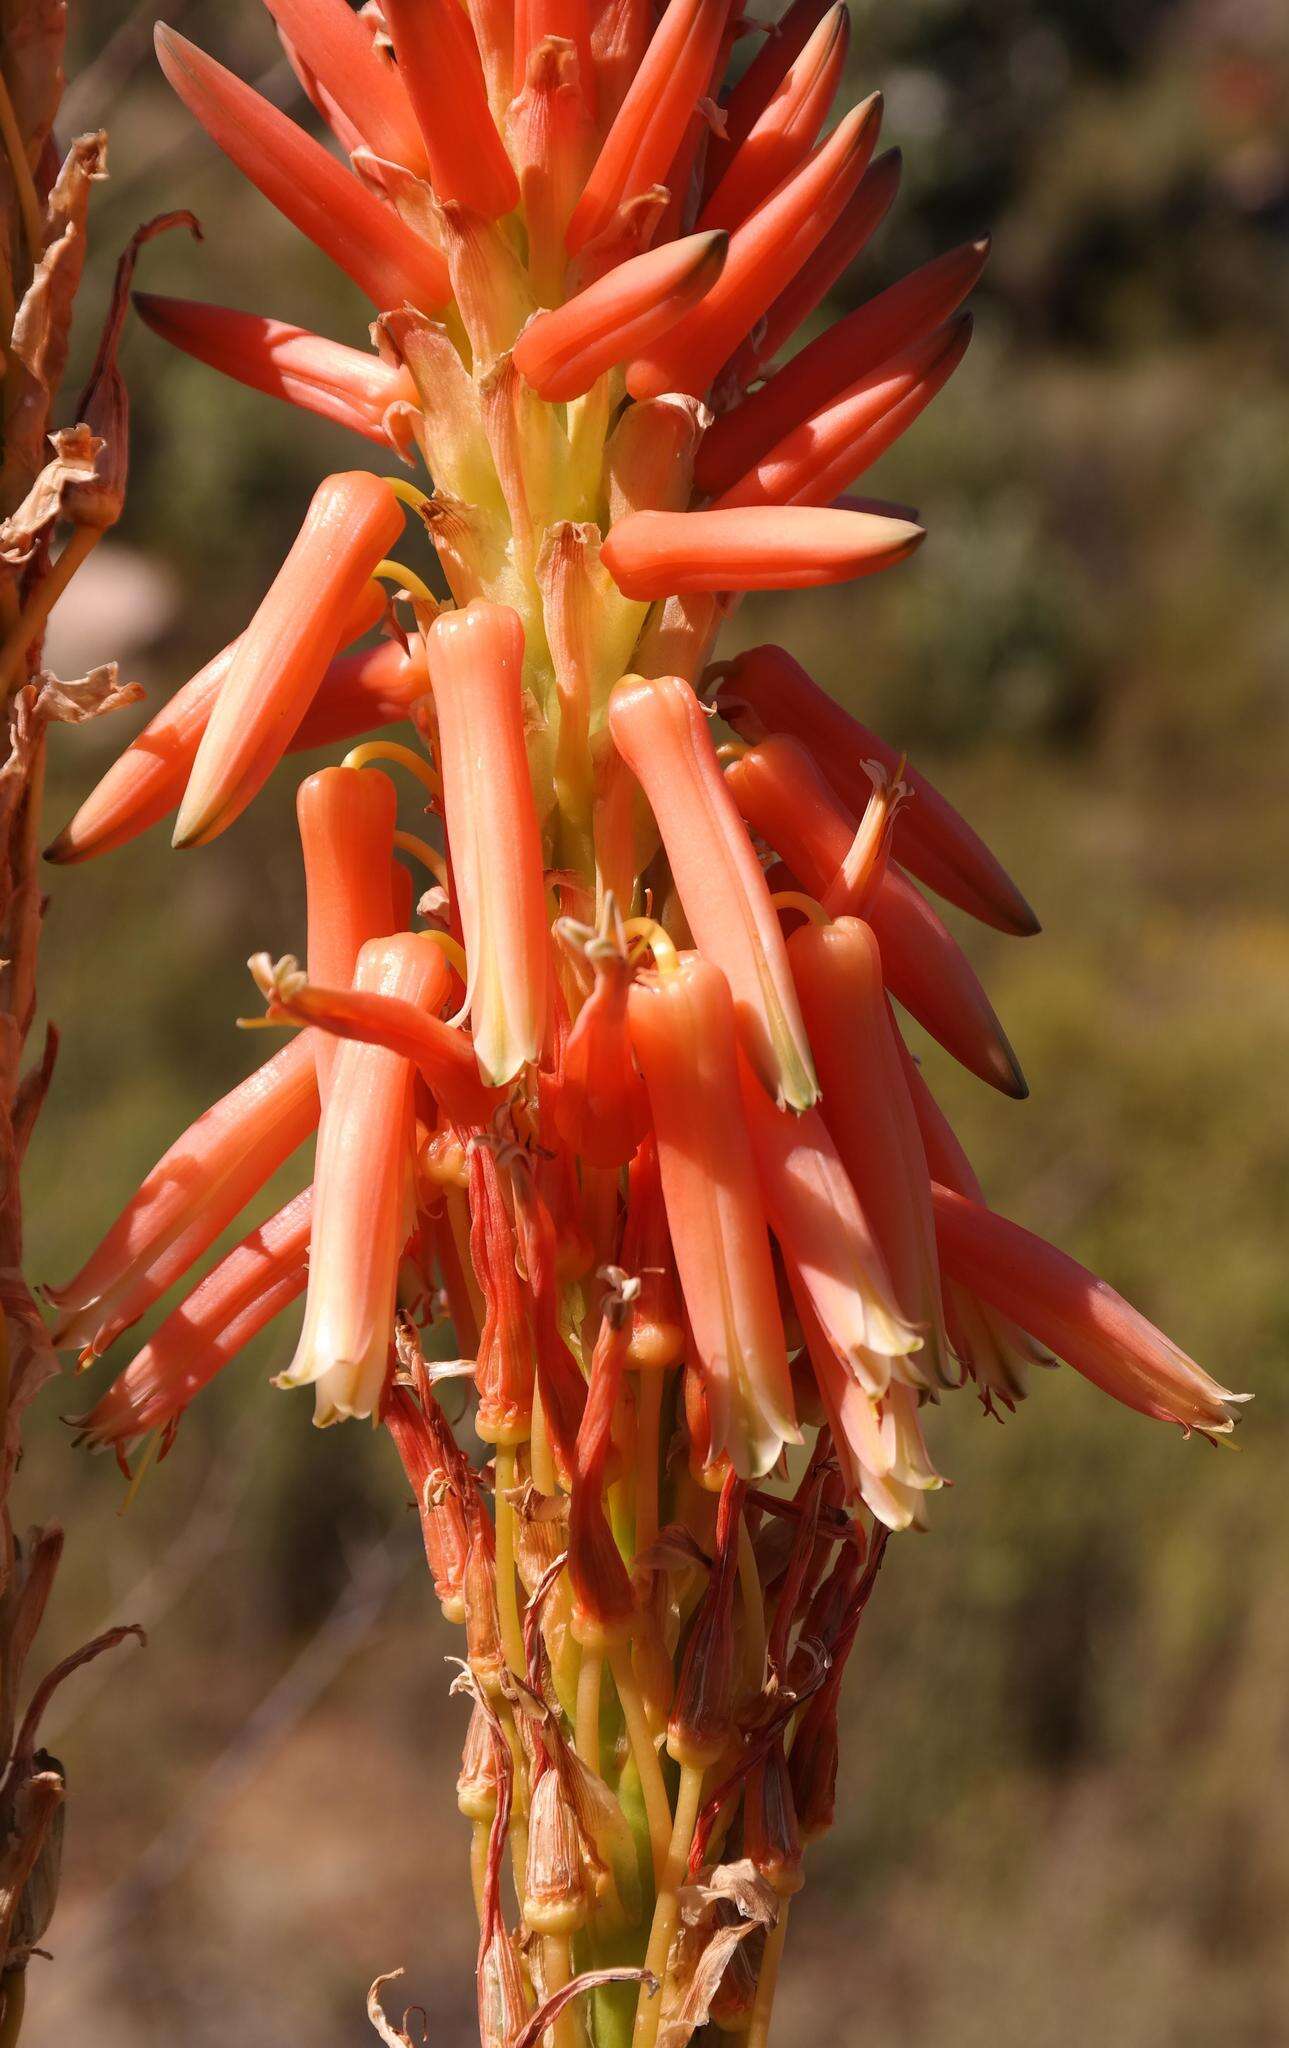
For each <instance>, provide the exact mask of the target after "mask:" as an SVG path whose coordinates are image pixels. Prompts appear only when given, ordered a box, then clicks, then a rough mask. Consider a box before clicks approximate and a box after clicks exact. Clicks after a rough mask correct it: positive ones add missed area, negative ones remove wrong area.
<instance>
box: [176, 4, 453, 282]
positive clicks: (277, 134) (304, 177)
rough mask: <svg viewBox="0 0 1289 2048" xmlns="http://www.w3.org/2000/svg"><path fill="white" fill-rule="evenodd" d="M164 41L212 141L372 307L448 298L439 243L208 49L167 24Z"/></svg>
mask: <svg viewBox="0 0 1289 2048" xmlns="http://www.w3.org/2000/svg"><path fill="white" fill-rule="evenodd" d="M156 43H157V57H158V60H159V62H160V64H161V68H162V70H163V71H164V72H165V74H166V77H167V78H168V79H169V81H170V83H171V85H172V86H173V87H174V89H175V91H176V92H177V93H178V95H179V97H180V99H181V100H182V101H183V102H184V105H185V106H186V107H187V108H188V109H189V111H190V112H191V113H193V114H195V116H196V117H197V119H198V120H199V121H200V122H201V125H202V127H203V128H204V129H205V130H206V133H207V134H208V135H209V136H210V138H211V140H212V141H213V142H215V143H216V144H218V146H219V148H220V149H222V150H223V152H224V154H225V156H228V157H231V158H232V160H233V162H234V163H235V164H236V165H237V167H238V169H239V170H240V171H242V172H244V173H245V175H246V176H247V177H248V178H249V179H250V180H251V183H252V184H254V185H258V187H259V189H260V191H261V192H262V193H263V194H264V197H265V198H266V199H267V200H268V201H269V202H270V203H271V204H272V205H273V206H276V207H277V209H278V211H279V213H284V214H285V215H286V217H287V219H288V220H289V221H291V222H292V224H293V225H294V226H295V227H297V228H299V230H300V232H301V234H302V235H307V236H308V238H309V240H310V241H311V242H316V243H317V245H318V247H319V248H320V249H321V250H322V252H323V254H324V255H326V256H329V257H330V258H331V260H332V262H333V263H335V264H338V265H339V267H340V269H341V270H343V271H344V272H345V273H346V275H347V276H349V277H351V278H352V279H353V281H354V283H355V284H356V285H357V286H358V288H359V290H360V291H363V292H365V293H366V294H367V297H368V298H369V299H370V300H371V301H372V303H373V305H376V306H401V305H402V304H403V302H404V300H405V299H410V300H411V302H412V304H413V305H414V306H420V307H421V308H422V310H425V309H427V308H430V307H433V306H441V305H442V304H443V303H444V301H445V300H446V298H447V297H448V290H449V286H448V272H447V265H446V264H445V263H444V261H443V258H442V257H441V256H440V254H439V252H438V250H437V249H436V248H435V247H434V246H433V244H432V243H430V242H427V241H426V240H425V239H424V237H423V236H421V235H418V234H417V233H416V232H415V230H414V229H412V228H409V227H408V226H406V224H405V223H404V222H403V221H402V220H400V219H399V216H398V215H397V214H396V213H395V212H394V210H393V208H392V207H389V206H386V205H385V204H384V203H383V201H382V200H379V199H377V198H375V197H374V195H373V194H372V193H371V192H369V191H368V190H367V188H366V187H365V186H364V185H360V184H359V182H358V180H357V179H356V178H355V177H353V176H352V175H351V174H350V173H349V172H348V171H346V170H345V169H344V168H343V166H342V165H340V164H338V163H337V162H336V159H335V158H334V157H333V156H329V155H328V154H327V151H326V150H325V149H324V148H323V147H322V144H321V143H319V142H315V141H314V140H313V137H312V136H311V135H306V134H305V132H304V130H303V129H302V128H297V127H296V125H295V122H294V121H289V120H288V119H287V117H286V115H285V114H280V113H279V112H278V110H277V108H276V107H273V106H270V105H269V102H268V101H267V100H265V99H261V97H260V95H259V94H258V93H257V92H253V91H252V89H251V87H250V86H249V85H244V84H243V83H242V81H241V79H240V78H235V77H234V75H233V73H232V72H231V71H226V70H225V69H224V67H223V65H222V64H217V63H216V62H215V60H214V58H213V57H208V56H207V55H206V53H205V52H204V50H199V49H198V48H197V47H196V45H195V44H193V43H190V42H187V41H186V40H185V39H184V37H183V36H180V35H176V34H175V31H174V30H173V29H172V28H167V27H165V25H164V24H158V26H157V31H156Z"/></svg>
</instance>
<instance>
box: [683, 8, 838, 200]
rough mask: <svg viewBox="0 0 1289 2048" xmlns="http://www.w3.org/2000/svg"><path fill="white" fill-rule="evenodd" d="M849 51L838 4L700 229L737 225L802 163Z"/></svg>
mask: <svg viewBox="0 0 1289 2048" xmlns="http://www.w3.org/2000/svg"><path fill="white" fill-rule="evenodd" d="M849 48H850V16H849V15H848V14H847V12H846V9H845V7H844V6H843V5H841V4H840V0H839V4H838V5H836V6H833V7H830V8H829V10H828V12H827V14H825V15H824V17H823V20H822V21H821V22H820V23H819V25H818V27H817V28H816V29H815V32H814V34H813V35H812V36H811V37H810V39H809V41H808V42H807V43H806V44H805V45H804V46H803V48H802V50H801V52H800V54H799V56H798V57H797V58H796V59H795V60H794V62H793V63H792V65H791V66H790V68H789V69H788V70H787V71H786V72H785V73H784V75H783V78H782V80H781V82H780V84H779V86H778V88H777V90H776V91H775V93H774V94H773V96H772V97H771V98H770V99H768V100H767V102H766V104H765V106H764V107H763V108H762V110H761V112H760V114H759V115H758V116H757V119H756V121H755V122H754V123H753V125H752V127H751V128H750V129H749V130H748V132H747V135H746V136H745V137H744V138H743V139H742V141H741V142H740V144H739V147H738V149H737V150H736V151H735V153H734V154H733V156H732V157H730V158H729V160H728V167H727V168H726V170H725V172H724V175H723V176H722V177H721V179H720V182H719V183H718V184H717V185H716V187H715V189H714V190H713V192H712V194H711V197H710V198H709V199H707V200H706V201H705V202H704V205H703V210H702V212H701V213H700V214H699V217H698V226H699V228H700V229H701V228H735V227H737V226H738V224H739V222H740V221H741V220H746V219H747V216H748V215H749V214H750V213H751V212H753V211H754V209H755V208H756V207H758V206H759V205H760V204H761V201H762V200H763V199H768V198H769V196H770V194H771V192H773V191H774V190H775V188H776V186H778V185H781V184H782V183H783V180H784V179H785V178H786V177H789V176H790V175H791V173H792V172H793V171H795V170H796V169H797V166H798V165H799V164H801V163H803V162H804V160H805V158H806V157H807V156H808V155H809V154H810V151H811V149H812V148H813V147H814V143H815V139H816V137H817V136H818V134H819V130H820V129H821V128H822V127H823V124H824V122H825V120H826V119H827V117H828V109H829V107H830V106H831V105H832V100H833V95H834V93H835V92H836V90H837V87H838V85H839V83H840V81H841V75H842V72H843V70H844V69H845V64H846V52H847V50H848V49H849ZM727 120H728V116H727ZM727 133H728V129H727Z"/></svg>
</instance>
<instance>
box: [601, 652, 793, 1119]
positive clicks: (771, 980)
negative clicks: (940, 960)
mask: <svg viewBox="0 0 1289 2048" xmlns="http://www.w3.org/2000/svg"><path fill="white" fill-rule="evenodd" d="M609 730H610V732H611V734H612V736H613V743H614V745H615V746H616V747H617V749H618V751H619V753H620V754H621V755H622V756H623V757H624V759H625V760H626V761H627V763H628V765H629V766H630V768H631V769H632V771H633V772H634V774H635V775H636V776H637V778H638V779H639V781H640V784H641V786H642V788H643V789H644V792H645V795H646V796H647V797H648V799H649V802H650V804H651V805H652V807H653V813H654V816H655V818H656V819H657V822H658V829H659V831H660V832H661V834H662V840H663V845H664V847H665V848H666V851H667V858H668V860H669V861H670V863H671V871H672V875H673V877H674V880H675V884H676V888H677V891H678V893H679V895H680V900H681V902H682V904H683V905H684V909H685V915H686V917H687V918H688V920H689V927H690V930H691V931H692V932H693V934H694V938H695V940H696V941H697V943H698V945H699V946H700V948H701V949H702V951H703V953H704V954H705V955H706V957H707V959H708V960H711V961H714V962H715V963H716V965H717V966H718V967H720V968H721V970H722V972H723V974H724V976H725V979H726V981H727V982H728V985H729V988H730V990H731V991H732V994H733V998H734V1007H735V1013H736V1015H737V1017H738V1025H739V1036H740V1038H741V1040H742V1042H743V1045H744V1049H745V1050H746V1052H747V1055H748V1057H749V1059H750V1060H751V1062H752V1064H753V1066H754V1067H755V1069H756V1071H757V1073H758V1074H759V1076H760V1078H761V1080H762V1081H763V1082H764V1084H765V1086H766V1087H767V1088H768V1089H769V1091H770V1093H771V1095H772V1096H774V1098H775V1099H776V1101H778V1102H780V1103H781V1104H784V1105H786V1107H787V1108H789V1109H798V1110H799V1109H808V1108H809V1107H810V1105H811V1103H812V1102H814V1100H815V1098H816V1096H817V1094H818V1092H819V1091H818V1088H817V1086H816V1083H815V1077H814V1068H813V1066H812V1065H811V1060H810V1046H809V1043H808V1041H807V1038H806V1034H805V1030H804V1027H803V1025H802V1022H801V1012H800V1009H799V1007H798V1004H797V998H796V994H795V991H794V989H793V985H792V975H791V972H790V970H789V967H788V961H787V954H786V952H785V950H784V944H783V937H782V933H781V931H780V929H779V920H778V916H777V914H776V912H775V909H774V906H773V904H772V903H771V902H770V893H769V890H768V889H767V888H766V885H765V877H764V875H763V874H762V872H761V867H760V863H759V862H758V860H757V858H756V854H755V852H754V851H753V848H752V842H751V841H750V839H749V838H748V836H747V833H746V831H745V830H744V828H743V825H742V823H741V821H740V819H739V815H738V810H737V807H736V805H735V803H734V800H733V798H732V796H731V795H730V792H729V790H728V789H727V788H726V787H725V780H724V777H723V776H722V774H721V770H720V765H719V763H718V762H717V759H716V753H715V750H714V748H713V746H712V740H711V735H710V733H709V731H708V729H707V720H706V718H705V717H704V715H703V710H702V706H701V705H700V704H699V702H698V699H697V698H696V697H695V695H694V693H693V691H692V690H691V689H690V687H689V685H688V683H684V682H681V680H680V679H679V677H677V676H663V677H661V678H658V679H656V680H654V681H651V682H646V681H645V680H644V679H643V678H641V677H639V676H627V677H625V678H624V679H623V681H622V682H620V683H619V684H618V686H617V688H616V689H615V690H614V692H613V695H612V697H611V699H610V701H609Z"/></svg>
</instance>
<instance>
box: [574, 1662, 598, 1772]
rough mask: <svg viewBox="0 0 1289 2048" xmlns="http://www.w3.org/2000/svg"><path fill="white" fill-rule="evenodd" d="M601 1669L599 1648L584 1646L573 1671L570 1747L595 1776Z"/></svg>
mask: <svg viewBox="0 0 1289 2048" xmlns="http://www.w3.org/2000/svg"><path fill="white" fill-rule="evenodd" d="M603 1673H604V1657H603V1654H602V1652H601V1651H599V1650H588V1649H586V1648H585V1647H584V1648H583V1650H582V1662H581V1665H580V1667H579V1669H578V1674H577V1712H576V1716H575V1719H574V1733H573V1747H574V1748H575V1749H576V1751H577V1753H578V1755H579V1756H580V1757H581V1759H582V1762H583V1763H584V1764H585V1765H586V1768H587V1770H588V1771H594V1772H595V1774H596V1776H597V1778H598V1776H599V1775H600V1682H601V1679H602V1677H603Z"/></svg>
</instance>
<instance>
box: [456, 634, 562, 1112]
mask: <svg viewBox="0 0 1289 2048" xmlns="http://www.w3.org/2000/svg"><path fill="white" fill-rule="evenodd" d="M426 645H427V648H428V652H429V663H430V682H431V684H432V686H433V691H434V709H435V713H436V715H437V717H438V726H439V740H438V744H439V767H440V770H441V772H442V776H443V804H444V813H445V816H446V819H447V828H448V845H449V847H450V849H451V853H452V878H453V888H454V897H455V902H456V905H457V908H458V910H459V912H460V917H461V929H462V932H463V934H464V937H465V950H466V959H467V961H468V963H469V969H470V978H469V982H468V985H467V990H466V1001H467V1004H468V1006H469V1010H470V1020H471V1028H472V1031H473V1035H474V1049H475V1057H476V1058H477V1060H478V1062H479V1071H480V1073H481V1074H482V1075H483V1077H484V1079H485V1081H489V1082H492V1083H494V1084H495V1085H497V1086H500V1085H502V1084H504V1083H505V1082H507V1081H510V1080H513V1079H514V1077H515V1075H516V1074H517V1073H518V1072H519V1070H520V1068H521V1067H522V1066H523V1065H524V1063H525V1061H526V1060H532V1059H535V1058H536V1057H537V1050H538V1047H539V1046H540V1044H541V1039H542V1026H543V1023H544V1020H545V1015H546V987H547V975H548V959H547V956H548V951H549V942H548V938H547V929H546V906H545V895H544V887H543V878H542V852H541V834H540V832H539V830H538V824H537V811H536V806H535V804H534V802H533V787H532V782H531V780H530V778H529V773H528V755H527V751H526V749H525V745H524V695H523V681H522V675H523V660H524V633H523V627H522V626H521V625H520V623H519V619H518V617H517V615H516V614H515V613H514V612H513V611H511V610H510V609H509V608H508V607H507V606H505V605H494V604H472V605H470V606H468V607H467V608H466V610H464V611H457V612H445V613H442V614H441V615H440V616H439V617H438V618H437V619H436V620H435V622H434V624H433V626H432V627H431V628H430V631H429V634H428V636H427V641H426Z"/></svg>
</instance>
